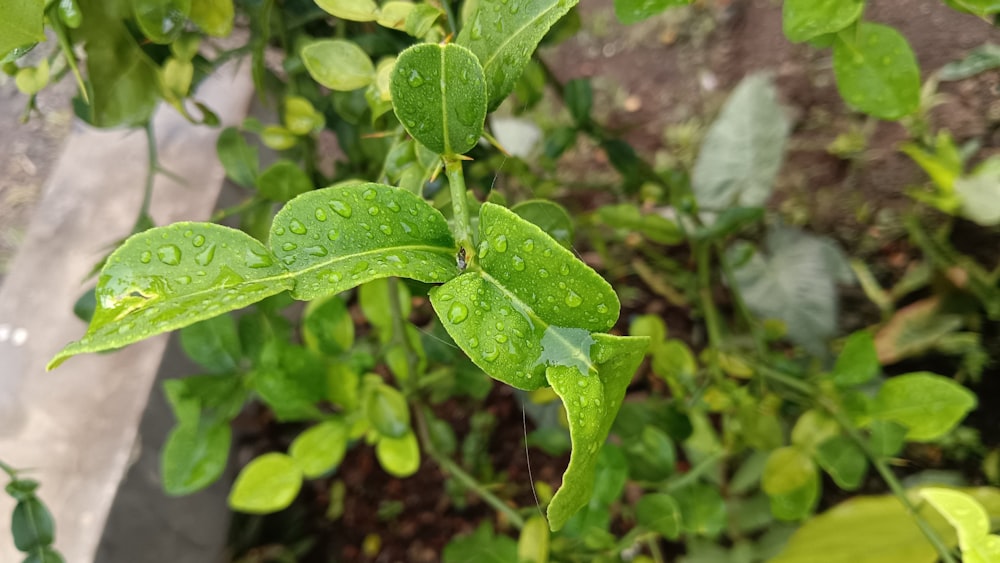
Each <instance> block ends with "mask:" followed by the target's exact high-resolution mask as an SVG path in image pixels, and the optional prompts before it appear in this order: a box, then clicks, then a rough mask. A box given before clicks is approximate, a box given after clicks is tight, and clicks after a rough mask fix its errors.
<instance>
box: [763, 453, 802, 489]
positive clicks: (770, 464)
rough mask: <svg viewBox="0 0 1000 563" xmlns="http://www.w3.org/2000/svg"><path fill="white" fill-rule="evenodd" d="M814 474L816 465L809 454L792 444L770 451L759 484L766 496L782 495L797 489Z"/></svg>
mask: <svg viewBox="0 0 1000 563" xmlns="http://www.w3.org/2000/svg"><path fill="white" fill-rule="evenodd" d="M815 475H816V466H815V465H813V462H812V460H811V459H809V456H808V455H807V454H806V453H805V452H803V451H802V450H800V449H799V448H796V447H794V446H786V447H784V448H778V449H776V450H774V451H773V452H771V455H770V457H768V458H767V465H766V466H765V467H764V474H763V475H762V476H761V480H760V485H761V488H762V489H763V490H764V492H765V493H767V494H768V496H775V495H783V494H787V493H790V492H792V491H794V490H796V489H799V488H801V487H803V486H805V485H807V484H809V482H810V480H811V479H812V478H813V477H815Z"/></svg>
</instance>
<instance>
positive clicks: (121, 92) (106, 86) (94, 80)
mask: <svg viewBox="0 0 1000 563" xmlns="http://www.w3.org/2000/svg"><path fill="white" fill-rule="evenodd" d="M98 15H103V14H100V13H99V12H92V11H88V12H87V18H88V25H87V26H84V27H82V28H81V30H88V31H87V32H85V34H84V35H85V39H86V45H85V49H86V53H87V75H88V78H89V80H88V83H89V84H90V86H91V88H92V90H93V91H92V96H91V99H90V101H91V103H90V115H89V116H87V117H88V118H89V122H90V123H91V124H92V125H96V126H97V127H119V126H125V127H139V126H141V125H143V124H145V123H146V122H147V121H149V119H150V117H151V116H152V115H153V111H154V110H155V109H156V105H157V104H158V103H159V102H160V91H159V83H160V75H159V69H158V67H157V66H156V65H155V64H153V62H152V61H151V60H150V59H149V57H148V56H147V55H146V53H144V52H143V51H142V49H140V48H139V46H138V45H137V44H136V42H135V39H133V37H132V36H131V35H130V34H129V32H128V30H127V29H126V28H125V26H124V25H123V24H122V22H120V21H114V20H106V21H101V20H99V19H97V18H96V17H95V16H98ZM90 20H95V25H93V26H91V25H90ZM96 22H100V25H97V24H96Z"/></svg>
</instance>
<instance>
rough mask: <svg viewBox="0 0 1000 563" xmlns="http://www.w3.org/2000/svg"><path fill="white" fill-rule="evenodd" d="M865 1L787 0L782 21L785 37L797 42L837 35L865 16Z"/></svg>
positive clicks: (783, 5) (783, 8) (783, 7)
mask: <svg viewBox="0 0 1000 563" xmlns="http://www.w3.org/2000/svg"><path fill="white" fill-rule="evenodd" d="M864 9H865V0H786V1H785V2H784V4H782V13H781V20H782V24H783V27H784V30H785V37H787V38H788V40H789V41H792V42H794V43H801V42H803V41H809V40H810V39H815V38H817V37H819V36H821V35H826V34H828V33H836V32H838V31H840V30H842V29H844V28H845V27H847V26H849V25H851V24H852V23H854V22H855V21H857V19H858V18H860V17H861V12H862V11H864Z"/></svg>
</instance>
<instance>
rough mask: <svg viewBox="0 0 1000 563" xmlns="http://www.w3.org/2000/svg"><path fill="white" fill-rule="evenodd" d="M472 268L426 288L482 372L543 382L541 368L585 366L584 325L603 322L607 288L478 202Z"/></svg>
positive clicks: (537, 236) (609, 315) (566, 254)
mask: <svg viewBox="0 0 1000 563" xmlns="http://www.w3.org/2000/svg"><path fill="white" fill-rule="evenodd" d="M479 231H480V233H479V234H480V236H479V240H480V241H481V242H480V246H479V252H478V256H477V258H478V260H479V266H480V267H481V268H482V269H481V270H477V271H468V272H466V273H465V274H463V275H461V276H459V277H458V278H455V279H454V280H452V281H450V282H448V283H446V284H444V285H443V286H440V287H437V288H434V289H433V290H431V303H432V304H433V305H434V310H435V312H437V315H438V318H440V319H441V322H442V324H443V325H444V327H445V329H446V330H447V331H448V334H450V335H451V337H452V338H453V339H454V340H455V342H456V343H457V344H458V346H459V347H460V348H462V350H463V351H465V353H466V354H468V356H469V357H470V358H471V359H472V361H473V362H474V363H475V364H476V365H478V366H479V367H480V368H482V369H483V371H485V372H486V373H487V374H489V375H490V377H493V378H494V379H498V380H500V381H503V382H504V383H507V384H508V385H512V386H514V387H517V388H518V389H527V390H531V389H537V388H539V387H542V386H543V385H545V374H544V371H545V368H546V367H547V366H550V365H569V366H575V367H578V368H582V369H583V371H584V372H587V371H589V370H590V369H591V367H592V365H591V360H590V358H589V355H588V350H589V348H588V347H589V346H590V345H592V344H593V339H592V338H591V337H590V334H589V333H590V331H603V330H607V329H609V328H611V326H613V325H614V323H615V321H616V320H617V319H618V312H619V309H620V307H621V305H620V304H619V302H618V296H617V295H615V292H614V290H613V289H612V288H611V286H610V285H609V284H608V283H607V282H606V281H604V279H603V278H601V277H600V276H599V275H598V274H597V273H596V272H594V271H593V270H591V269H590V268H589V267H588V266H587V265H586V264H584V263H583V262H581V261H580V260H578V259H577V258H576V257H575V256H574V255H573V254H572V253H571V252H570V251H568V250H566V249H565V248H563V247H562V246H560V245H559V243H558V242H556V241H555V240H554V239H552V238H551V237H550V236H548V235H547V234H545V232H543V231H542V230H541V229H540V228H538V227H537V226H535V225H532V224H531V223H529V222H527V221H525V220H524V219H522V218H520V217H518V216H517V215H516V214H514V213H513V212H511V211H509V210H507V209H505V208H503V207H500V206H498V205H494V204H491V203H485V204H483V206H482V209H481V211H480V215H479Z"/></svg>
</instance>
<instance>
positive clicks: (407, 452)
mask: <svg viewBox="0 0 1000 563" xmlns="http://www.w3.org/2000/svg"><path fill="white" fill-rule="evenodd" d="M375 457H376V458H378V462H379V464H380V465H381V466H382V469H385V470H386V472H387V473H389V474H390V475H393V476H395V477H399V478H401V479H402V478H404V477H409V476H410V475H413V474H414V473H416V472H417V470H418V469H420V444H418V443H417V437H416V435H414V434H413V432H407V433H406V434H404V435H403V436H401V437H399V438H390V437H388V436H382V437H381V438H379V440H378V443H376V444H375Z"/></svg>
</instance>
